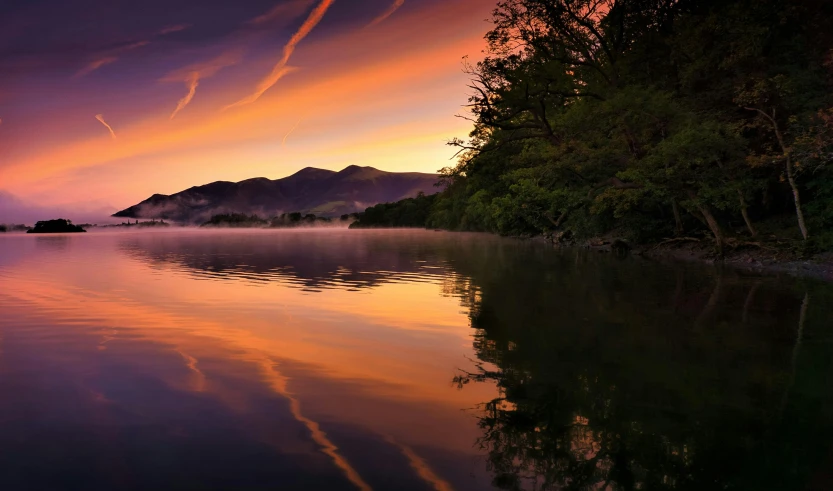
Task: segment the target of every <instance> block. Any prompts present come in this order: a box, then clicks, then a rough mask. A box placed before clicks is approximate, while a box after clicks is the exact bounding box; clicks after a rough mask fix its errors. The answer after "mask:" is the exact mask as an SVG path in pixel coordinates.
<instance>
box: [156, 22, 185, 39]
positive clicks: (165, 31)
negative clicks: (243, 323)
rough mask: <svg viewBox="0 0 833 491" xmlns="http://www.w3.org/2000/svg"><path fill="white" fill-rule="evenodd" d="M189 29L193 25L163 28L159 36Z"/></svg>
mask: <svg viewBox="0 0 833 491" xmlns="http://www.w3.org/2000/svg"><path fill="white" fill-rule="evenodd" d="M189 27H191V24H176V25H173V26H167V27H163V28H162V29H160V30H159V32H158V33H157V34H158V35H159V36H164V35H165V34H171V33H173V32H179V31H184V30H185V29H188V28H189Z"/></svg>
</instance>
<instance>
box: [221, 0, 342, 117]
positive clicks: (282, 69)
mask: <svg viewBox="0 0 833 491" xmlns="http://www.w3.org/2000/svg"><path fill="white" fill-rule="evenodd" d="M332 4H333V0H321V3H319V4H318V6H317V7H315V9H314V10H313V11H312V12H310V14H309V17H307V20H305V21H304V23H303V24H301V27H300V28H299V29H298V31H297V32H296V33H295V34H293V35H292V37H291V38H290V39H289V42H288V43H286V46H284V47H283V57H281V59H280V61H278V63H277V64H276V65H275V67H274V68H272V72H271V73H270V74H269V75H267V76H266V78H264V79H263V80H261V81H260V83H259V84H258V85H257V88H256V90H255V92H254V93H253V94H252V95H250V96H248V97H246V98H243V99H241V100H239V101H237V102H235V103H234V104H231V105H229V106H226V107H225V108H224V109H229V108H232V107H237V106H243V105H245V104H251V103H252V102H255V101H256V100H258V99H259V98H260V96H262V95H263V93H264V92H266V91H267V90H269V89H270V88H272V86H273V85H275V84H276V83H278V80H280V79H281V78H283V76H284V75H286V74H287V73H290V72H291V71H293V69H292V68H290V67H288V66H287V65H286V64H287V63H289V58H290V57H291V56H292V53H294V52H295V47H296V46H298V43H300V42H301V41H303V39H304V38H305V37H307V35H308V34H309V33H310V32H311V31H312V30H313V29H314V28H315V26H317V25H318V23H319V22H321V19H322V18H323V17H324V14H325V13H327V9H329V8H330V6H331V5H332Z"/></svg>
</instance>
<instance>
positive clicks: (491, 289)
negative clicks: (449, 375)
mask: <svg viewBox="0 0 833 491" xmlns="http://www.w3.org/2000/svg"><path fill="white" fill-rule="evenodd" d="M457 269H458V271H459V272H460V273H461V276H460V278H465V277H470V278H471V282H470V283H468V282H466V283H461V284H459V285H458V286H457V293H458V294H459V295H462V296H464V298H472V299H475V301H474V302H473V305H472V314H471V319H472V326H473V327H475V328H476V329H477V330H478V335H477V336H476V341H475V346H476V348H477V350H478V357H479V358H480V359H481V360H482V361H484V362H488V363H487V364H485V365H484V366H483V367H482V368H481V370H480V371H476V372H474V373H462V374H461V376H460V377H458V378H457V379H456V380H457V382H459V383H460V384H461V385H465V384H468V383H473V382H478V381H493V382H496V383H497V384H498V386H499V387H500V388H501V396H500V397H499V398H497V399H495V400H493V401H490V402H488V403H486V404H485V405H484V407H483V411H482V413H481V415H480V425H481V428H482V429H483V431H484V434H483V437H482V438H481V440H480V443H481V444H482V445H483V447H484V448H485V449H487V450H488V452H489V465H490V467H491V470H492V472H493V473H494V476H495V479H494V482H495V484H496V485H498V486H499V487H501V488H504V489H532V488H533V487H534V489H542V490H543V489H692V490H694V489H780V490H788V489H816V488H808V486H807V485H808V483H810V482H811V481H812V480H814V479H824V478H823V477H818V476H822V475H823V472H822V471H824V469H827V466H828V465H830V463H831V456H832V455H833V453H831V450H833V444H832V443H831V442H833V390H831V388H830V385H829V383H828V382H827V381H829V380H831V377H833V346H831V344H830V340H831V336H830V331H829V317H826V314H825V312H826V306H827V305H830V304H831V301H833V298H831V292H830V289H829V287H827V286H826V285H825V286H817V287H812V285H811V287H812V289H811V293H810V296H809V297H808V298H810V299H811V300H810V302H811V303H809V304H808V310H807V315H806V316H802V314H801V310H802V303H803V302H802V297H803V296H804V292H803V291H802V292H801V293H799V294H796V295H792V294H785V293H784V288H785V285H784V284H783V280H776V279H751V278H746V279H744V278H740V277H736V276H735V277H733V276H722V277H714V276H710V275H709V274H708V271H706V270H700V269H692V270H691V271H689V272H686V273H685V274H684V272H683V271H678V274H677V275H676V277H675V275H674V274H668V273H669V271H668V270H667V269H657V268H655V267H653V266H651V265H649V264H647V265H646V264H642V265H640V264H639V263H637V262H634V261H623V262H621V263H619V264H616V263H615V262H614V261H611V258H609V257H599V256H586V255H584V254H566V255H562V256H552V255H551V256H542V258H536V259H535V260H532V259H531V258H529V257H528V255H526V256H524V255H514V256H513V255H511V254H510V255H505V254H504V255H503V256H502V257H500V258H497V257H495V258H493V259H491V260H485V258H480V259H478V260H477V261H475V260H467V261H464V262H462V263H458V264H457ZM548 272H557V274H551V273H548ZM779 282H780V284H779ZM802 318H803V319H804V321H803V322H802V321H801V319H802ZM493 365H494V366H493ZM495 367H496V368H495ZM533 482H534V483H536V485H535V486H532V483H533ZM830 484H831V483H830V482H825V485H824V486H821V487H819V488H818V489H833V488H831V487H830Z"/></svg>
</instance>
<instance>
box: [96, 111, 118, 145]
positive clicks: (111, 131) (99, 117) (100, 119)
mask: <svg viewBox="0 0 833 491" xmlns="http://www.w3.org/2000/svg"><path fill="white" fill-rule="evenodd" d="M95 119H97V120H99V121H100V122H101V124H103V125H104V126H105V127H106V128H107V129H108V130H109V131H110V136H112V137H113V139H114V140H115V139H116V132H115V131H113V128H112V127H111V126H110V125H109V124H107V121H104V115H103V114H96V115H95Z"/></svg>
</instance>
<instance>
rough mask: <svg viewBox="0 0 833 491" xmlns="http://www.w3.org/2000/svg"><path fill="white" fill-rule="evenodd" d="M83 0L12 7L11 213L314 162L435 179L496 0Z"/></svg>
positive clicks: (5, 30) (7, 23)
mask: <svg viewBox="0 0 833 491" xmlns="http://www.w3.org/2000/svg"><path fill="white" fill-rule="evenodd" d="M68 3H69V2H65V1H63V0H6V1H4V2H2V4H0V198H2V199H0V206H3V203H4V202H5V203H9V202H10V200H13V199H17V200H20V201H21V202H22V203H26V204H32V205H35V204H36V205H38V206H46V207H50V206H51V207H61V208H62V209H66V210H76V211H79V212H80V211H85V212H90V211H93V210H100V211H104V210H112V211H116V210H118V209H121V208H124V207H126V206H129V205H131V204H134V203H136V202H138V201H141V200H143V199H145V198H146V197H148V196H150V195H151V194H153V193H163V194H170V193H174V192H177V191H180V190H182V189H185V188H188V187H191V186H193V185H199V184H205V183H208V182H211V181H216V180H230V181H239V180H243V179H247V178H251V177H268V178H272V179H274V178H279V177H283V176H286V175H289V174H291V173H293V172H295V171H297V170H299V169H302V168H304V167H307V166H313V167H320V168H325V169H333V170H339V169H342V168H344V167H346V166H348V165H352V164H356V165H370V166H374V167H377V168H380V169H383V170H388V171H421V172H435V171H437V170H438V169H440V168H442V167H444V166H447V165H449V164H450V163H451V161H450V160H449V159H450V157H451V156H452V155H453V153H454V151H453V149H451V148H449V147H447V146H446V145H445V141H447V140H448V139H450V138H452V137H455V136H460V137H462V136H465V135H466V133H467V132H468V131H469V127H470V125H469V123H468V122H467V121H465V120H462V119H460V118H456V117H455V115H456V114H459V113H461V112H462V111H463V109H462V107H461V106H462V105H464V104H465V102H466V98H467V88H466V80H467V77H466V75H465V74H464V73H462V59H463V57H464V56H469V57H470V58H472V59H478V58H479V57H480V56H482V50H483V47H484V41H483V35H484V34H485V32H486V30H487V29H488V28H489V24H488V21H487V19H488V17H489V13H490V11H491V9H492V8H493V7H494V3H493V2H492V1H490V0H404V1H403V0H246V1H237V2H233V1H208V0H145V1H142V2H129V1H115V2H114V1H112V0H81V1H77V2H72V6H70V5H68ZM10 195H13V196H14V198H12V197H11V196H10ZM3 199H5V201H3ZM18 204H21V203H18ZM0 211H2V210H0Z"/></svg>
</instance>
